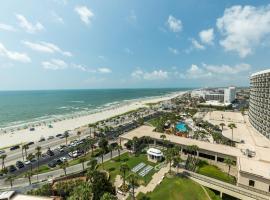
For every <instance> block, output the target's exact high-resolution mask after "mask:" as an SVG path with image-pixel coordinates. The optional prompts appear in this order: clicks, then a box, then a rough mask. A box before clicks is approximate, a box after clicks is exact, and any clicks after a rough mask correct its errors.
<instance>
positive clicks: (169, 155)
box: [165, 148, 174, 173]
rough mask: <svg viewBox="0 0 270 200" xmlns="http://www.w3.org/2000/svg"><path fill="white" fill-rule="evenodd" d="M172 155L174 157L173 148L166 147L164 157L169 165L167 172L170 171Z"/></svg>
mask: <svg viewBox="0 0 270 200" xmlns="http://www.w3.org/2000/svg"><path fill="white" fill-rule="evenodd" d="M173 157H174V152H173V149H171V148H170V149H167V150H166V152H165V159H166V161H167V162H168V163H169V165H170V169H169V173H171V167H172V161H173Z"/></svg>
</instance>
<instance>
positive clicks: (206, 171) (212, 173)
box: [196, 161, 236, 184]
mask: <svg viewBox="0 0 270 200" xmlns="http://www.w3.org/2000/svg"><path fill="white" fill-rule="evenodd" d="M196 172H197V173H199V174H202V175H205V176H208V177H211V178H215V179H218V180H220V181H224V182H227V183H231V184H235V183H236V180H235V177H233V176H231V175H229V174H228V173H225V172H223V171H221V169H219V168H218V167H217V166H214V165H210V164H208V163H207V162H206V161H200V162H199V163H198V164H197V170H196Z"/></svg>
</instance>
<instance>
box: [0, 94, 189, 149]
mask: <svg viewBox="0 0 270 200" xmlns="http://www.w3.org/2000/svg"><path fill="white" fill-rule="evenodd" d="M186 92H187V91H179V92H174V93H170V94H167V95H164V96H158V97H148V98H144V99H135V100H130V101H128V102H123V103H122V104H120V105H116V106H115V105H114V106H112V107H108V108H103V109H100V110H99V111H96V112H94V113H89V114H85V115H80V116H78V115H76V116H70V117H69V118H63V119H62V120H58V121H55V122H51V123H49V124H51V125H52V128H49V127H48V125H49V124H47V123H44V122H43V123H41V122H39V124H40V125H38V126H35V131H30V130H29V128H30V127H32V126H30V125H31V123H29V124H28V128H27V129H21V130H15V131H13V132H11V130H10V131H9V132H3V130H4V129H1V131H0V139H1V141H2V142H1V143H0V148H3V147H7V146H11V145H15V144H22V143H26V142H31V141H38V140H39V139H40V138H41V137H45V138H47V137H49V136H55V135H56V134H59V133H64V132H65V131H67V130H71V131H73V130H75V129H77V128H80V127H83V126H86V125H88V124H90V123H95V122H97V121H101V120H105V119H108V118H111V117H114V116H116V115H121V114H123V113H126V112H129V111H132V110H136V109H138V108H142V107H146V106H147V105H146V104H148V103H157V102H160V101H166V100H170V99H173V98H176V97H178V96H181V95H183V94H184V93H186Z"/></svg>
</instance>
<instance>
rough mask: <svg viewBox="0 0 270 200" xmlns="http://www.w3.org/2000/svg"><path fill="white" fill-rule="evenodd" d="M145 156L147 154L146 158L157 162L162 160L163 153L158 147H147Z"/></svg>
mask: <svg viewBox="0 0 270 200" xmlns="http://www.w3.org/2000/svg"><path fill="white" fill-rule="evenodd" d="M147 156H148V160H150V161H152V162H158V161H161V160H162V158H163V153H162V152H161V151H160V150H159V149H155V148H149V149H148V150H147Z"/></svg>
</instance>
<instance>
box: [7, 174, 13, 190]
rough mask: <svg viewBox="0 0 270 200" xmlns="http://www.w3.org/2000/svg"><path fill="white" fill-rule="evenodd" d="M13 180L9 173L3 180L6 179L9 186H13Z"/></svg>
mask: <svg viewBox="0 0 270 200" xmlns="http://www.w3.org/2000/svg"><path fill="white" fill-rule="evenodd" d="M13 180H14V176H13V175H9V176H8V177H7V178H6V180H5V181H8V182H9V184H10V187H11V188H12V187H13Z"/></svg>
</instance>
